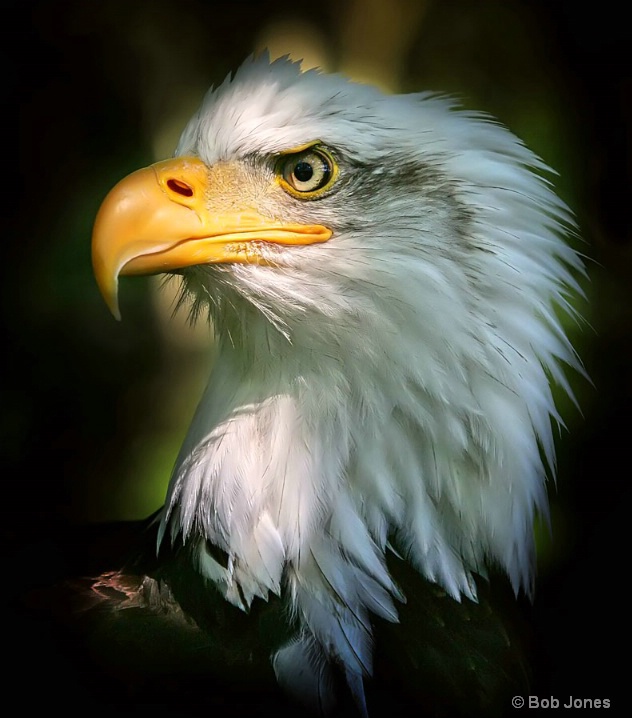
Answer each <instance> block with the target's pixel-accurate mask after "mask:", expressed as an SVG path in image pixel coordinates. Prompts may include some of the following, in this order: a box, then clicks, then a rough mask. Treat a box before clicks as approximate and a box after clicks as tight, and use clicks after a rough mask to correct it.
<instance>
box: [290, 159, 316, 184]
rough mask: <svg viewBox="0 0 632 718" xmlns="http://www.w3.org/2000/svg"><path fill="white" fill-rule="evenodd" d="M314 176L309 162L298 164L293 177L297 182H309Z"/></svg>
mask: <svg viewBox="0 0 632 718" xmlns="http://www.w3.org/2000/svg"><path fill="white" fill-rule="evenodd" d="M313 174H314V168H313V167H312V166H311V165H310V164H309V162H299V163H298V164H297V165H296V167H295V168H294V176H295V177H296V179H297V180H298V181H299V182H307V181H309V180H310V179H311V178H312V176H313Z"/></svg>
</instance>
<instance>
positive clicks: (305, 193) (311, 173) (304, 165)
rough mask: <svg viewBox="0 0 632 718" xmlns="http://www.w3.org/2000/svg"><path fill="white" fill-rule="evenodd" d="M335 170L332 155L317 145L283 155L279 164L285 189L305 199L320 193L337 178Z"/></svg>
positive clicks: (278, 167) (281, 181) (281, 180)
mask: <svg viewBox="0 0 632 718" xmlns="http://www.w3.org/2000/svg"><path fill="white" fill-rule="evenodd" d="M335 170H336V167H335V164H334V161H333V159H332V158H331V156H330V155H329V154H328V153H327V152H325V151H324V150H323V149H321V148H316V147H310V148H308V149H306V150H303V151H301V152H295V153H293V154H288V155H283V156H282V157H281V158H280V159H279V162H278V165H277V173H278V175H279V180H280V183H281V186H282V187H283V189H285V190H286V191H287V192H289V193H290V194H292V195H294V196H295V197H302V198H304V199H310V198H312V197H314V196H317V195H320V194H321V193H322V192H323V191H324V190H326V189H327V188H328V187H329V186H330V185H331V184H332V182H333V180H334V179H335V175H336V171H335Z"/></svg>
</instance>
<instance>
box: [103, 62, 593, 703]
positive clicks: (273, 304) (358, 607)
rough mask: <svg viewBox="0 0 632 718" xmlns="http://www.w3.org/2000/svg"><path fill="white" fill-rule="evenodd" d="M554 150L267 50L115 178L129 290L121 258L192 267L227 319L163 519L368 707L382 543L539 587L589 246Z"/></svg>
mask: <svg viewBox="0 0 632 718" xmlns="http://www.w3.org/2000/svg"><path fill="white" fill-rule="evenodd" d="M546 172H547V168H546V166H545V165H543V163H542V162H541V161H540V160H539V159H538V158H537V157H535V156H534V155H533V154H532V153H531V152H530V151H529V150H528V149H526V148H525V147H524V145H523V144H522V143H521V142H520V141H519V140H517V139H516V137H514V136H513V135H512V134H511V133H510V132H508V131H507V130H506V129H504V128H502V127H501V126H499V125H498V124H497V123H495V122H494V121H492V120H491V119H490V118H488V117H486V116H483V115H479V114H474V113H469V112H464V111H461V110H459V109H456V108H455V107H454V106H453V103H452V102H451V101H449V100H446V99H443V98H439V97H435V96H432V95H428V94H415V95H401V96H387V95H384V94H382V93H381V92H379V91H378V90H376V89H374V88H371V87H368V86H362V85H357V84H353V83H351V82H348V81H346V80H345V79H343V78H341V77H339V76H332V75H324V74H320V73H318V72H316V71H309V72H305V73H301V71H300V69H299V67H298V65H296V64H293V63H291V62H289V61H287V60H279V61H276V62H273V63H272V64H270V63H269V61H268V59H267V58H266V57H262V58H258V59H250V60H248V61H247V62H246V63H245V64H244V65H243V66H242V67H241V68H240V69H239V70H238V71H237V72H236V73H235V74H234V76H232V77H229V78H227V79H226V81H225V82H224V83H223V84H222V85H221V86H220V87H219V88H217V89H212V90H211V91H210V92H209V93H208V95H207V96H206V98H205V99H204V101H203V103H202V106H201V107H200V109H199V111H198V112H197V113H196V114H195V115H194V116H193V118H192V119H191V120H190V122H189V124H188V125H187V127H186V128H185V130H184V132H183V134H182V137H181V139H180V143H179V145H178V148H177V150H176V157H175V159H172V160H168V161H166V162H163V163H159V164H157V165H155V166H153V167H151V168H148V169H145V170H141V171H140V172H138V173H135V174H133V175H131V176H130V177H129V178H127V179H125V180H123V181H122V182H121V183H120V184H119V185H117V187H116V188H114V190H113V191H112V193H111V194H110V195H109V196H108V198H107V199H106V201H105V202H104V205H103V207H102V209H101V211H100V213H99V216H98V218H97V222H96V225H95V232H94V239H93V253H94V267H95V273H96V276H97V280H98V282H99V286H100V287H101V290H102V292H103V294H104V296H105V298H106V300H107V302H108V304H109V306H110V307H111V308H112V310H113V312H114V313H117V312H118V300H117V282H118V276H119V275H127V274H147V273H157V272H170V271H177V272H178V273H179V274H181V275H182V279H183V288H184V290H183V291H184V294H185V296H186V298H188V299H190V300H191V302H192V306H193V310H192V311H193V312H194V314H195V315H196V316H197V315H198V314H200V312H202V311H208V314H209V315H210V318H211V320H212V327H213V331H214V332H215V334H216V337H217V343H218V353H217V357H216V360H215V362H214V365H213V368H212V373H211V377H210V382H209V385H208V389H207V390H206V393H205V394H204V396H203V398H202V401H201V403H200V405H199V408H198V410H197V413H196V415H195V418H194V420H193V423H192V426H191V429H190V431H189V434H188V436H187V438H186V441H185V443H184V446H183V448H182V450H181V452H180V455H179V457H178V459H177V462H176V465H175V468H174V471H173V475H172V478H171V483H170V487H169V491H168V496H167V499H166V504H165V506H164V509H163V510H162V515H161V519H160V538H159V541H160V542H162V544H163V545H164V544H165V543H166V542H175V543H178V542H180V543H181V544H183V545H184V546H185V547H186V551H184V550H183V551H182V553H181V557H182V560H183V561H184V560H187V561H191V562H192V565H193V567H194V569H195V570H196V571H197V572H198V573H199V574H201V575H202V576H203V577H205V578H206V579H207V583H208V584H209V587H208V590H209V592H212V591H219V592H220V593H221V594H223V596H224V598H225V599H226V600H227V601H230V602H231V603H233V604H235V605H236V606H238V607H240V608H242V609H243V610H244V611H247V610H248V609H249V607H250V606H251V604H252V603H253V601H256V600H257V599H264V600H266V599H267V598H268V597H269V595H270V593H274V594H278V595H281V596H282V597H283V599H284V600H285V601H286V603H287V606H288V608H289V610H288V617H289V618H288V620H290V619H292V620H295V621H296V625H297V630H296V635H295V636H294V638H293V639H292V640H291V641H290V642H289V643H288V644H286V645H285V646H284V647H282V648H280V650H279V651H278V652H277V653H276V654H275V655H274V657H273V659H272V660H273V664H274V668H275V671H276V673H277V677H278V678H279V681H280V682H281V683H282V684H283V685H285V686H288V687H290V689H293V690H294V691H295V692H297V693H304V694H306V695H309V694H310V693H311V694H313V695H317V694H318V693H320V692H322V689H323V687H324V686H325V684H326V683H327V680H328V679H327V675H328V672H327V666H330V665H334V666H336V665H337V666H338V667H339V668H341V669H342V671H343V673H344V675H345V677H346V680H347V683H348V684H349V686H350V688H351V690H352V692H353V694H354V696H355V697H356V700H357V701H358V703H359V705H360V706H363V701H364V698H363V695H364V693H363V681H364V679H365V678H367V677H368V676H370V675H371V670H372V620H373V618H372V616H373V615H375V616H378V617H381V618H382V619H386V620H387V621H392V622H396V621H397V620H398V605H399V604H400V602H402V601H404V600H406V597H405V596H404V595H403V593H402V591H401V589H400V588H399V587H398V585H396V583H395V581H394V579H393V578H392V576H391V574H390V572H389V570H388V569H387V563H386V560H387V557H388V556H389V555H390V554H391V553H394V554H395V555H399V556H401V557H403V558H405V559H406V560H407V561H409V562H410V564H412V565H413V566H414V567H415V569H416V570H417V571H418V572H419V573H420V574H422V575H423V576H424V577H426V578H427V579H428V580H430V581H432V582H436V583H437V584H439V585H440V586H441V587H442V588H443V589H445V591H447V592H448V593H449V594H450V595H451V596H453V597H454V598H455V599H456V600H461V599H463V598H466V599H471V600H475V599H476V584H475V581H474V576H475V575H477V574H478V575H485V570H486V566H493V567H500V568H501V569H502V570H504V572H506V574H507V575H508V576H509V578H510V580H511V583H512V585H513V587H514V589H515V591H516V592H517V591H519V590H520V589H524V590H525V591H526V592H530V591H531V588H532V582H533V572H534V539H533V523H534V518H535V516H536V515H537V514H538V513H539V514H546V512H547V498H546V492H545V482H546V475H547V473H551V472H552V470H553V466H554V448H553V439H552V428H551V423H552V421H553V423H556V422H557V421H558V420H559V419H558V416H557V413H556V409H555V405H554V401H553V397H552V393H551V380H554V381H555V382H557V383H558V384H560V385H561V386H562V387H563V388H564V389H565V390H566V391H570V390H569V387H568V384H567V382H566V380H565V378H564V375H563V371H562V366H563V365H564V364H566V365H570V366H572V367H575V368H578V369H579V368H580V367H579V362H578V360H577V358H576V355H575V353H574V351H573V349H572V347H571V345H570V343H569V340H568V339H567V337H566V334H565V332H564V329H563V327H562V325H561V323H560V320H559V319H558V317H557V314H556V311H557V309H559V308H560V307H561V308H562V309H563V310H565V311H571V313H572V309H571V308H570V306H569V304H568V299H569V296H572V294H574V293H575V292H576V291H577V290H578V287H577V283H576V280H575V279H574V276H575V275H577V274H578V273H581V272H582V271H583V270H582V264H581V261H580V259H579V258H578V255H577V254H576V253H575V251H574V250H573V249H571V248H570V247H569V245H568V244H566V243H565V241H564V236H565V235H566V234H568V233H569V231H570V230H571V229H572V226H573V220H572V217H571V216H570V214H569V211H568V209H567V208H566V206H565V205H564V204H563V202H562V201H561V200H559V199H558V198H557V196H556V195H555V194H554V193H553V191H552V190H551V187H550V185H549V183H548V181H547V180H546V179H543V177H542V175H544V174H546ZM218 550H219V551H220V552H223V554H222V555H225V556H226V561H222V560H221V559H220V558H219V557H218V555H217V552H218Z"/></svg>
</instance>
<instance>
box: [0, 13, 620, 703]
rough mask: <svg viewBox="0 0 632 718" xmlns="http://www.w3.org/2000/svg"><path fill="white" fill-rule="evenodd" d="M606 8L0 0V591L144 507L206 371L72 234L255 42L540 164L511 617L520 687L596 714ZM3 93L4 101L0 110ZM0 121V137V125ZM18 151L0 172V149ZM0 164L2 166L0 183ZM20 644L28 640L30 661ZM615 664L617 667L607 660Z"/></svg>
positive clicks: (610, 217) (605, 447)
mask: <svg viewBox="0 0 632 718" xmlns="http://www.w3.org/2000/svg"><path fill="white" fill-rule="evenodd" d="M618 7H620V6H619V5H617V4H615V2H614V1H613V0H605V1H603V2H600V3H584V4H581V3H577V2H571V0H561V1H559V2H555V1H553V2H551V1H550V0H532V1H530V2H527V1H526V0H480V1H478V2H471V1H470V0H450V1H441V0H393V1H390V2H389V1H388V0H367V1H366V2H360V0H344V1H339V2H336V1H335V0H322V1H321V2H318V3H309V4H301V3H296V2H288V1H287V0H276V2H269V1H267V0H264V1H262V2H254V1H252V2H239V1H235V2H232V3H228V2H223V3H218V2H211V1H209V2H203V1H202V0H179V2H169V1H168V0H154V1H151V0H135V2H129V1H123V0H104V1H103V2H95V3H87V2H79V0H76V1H72V0H69V1H67V2H45V1H43V0H40V1H39V2H38V1H36V0H31V1H27V2H9V3H3V18H4V23H3V36H4V38H3V40H4V41H3V46H4V49H5V55H6V56H5V59H4V63H3V68H4V80H3V90H4V92H3V94H4V97H5V102H4V103H3V104H4V107H5V110H4V117H5V120H7V121H8V124H9V125H10V124H11V120H12V119H13V118H14V117H17V118H18V126H17V128H15V130H13V128H9V129H8V130H7V129H5V130H4V132H5V133H6V135H5V142H4V145H5V155H8V157H9V160H8V161H7V163H6V165H5V170H6V172H5V182H4V185H5V190H4V192H3V196H4V199H5V202H6V205H7V209H6V210H5V219H6V220H7V223H6V225H5V228H4V232H3V253H2V257H3V261H2V264H1V268H0V271H1V272H2V279H1V281H0V291H1V292H2V339H3V359H4V361H3V369H2V371H1V378H2V383H3V387H2V409H3V412H2V425H1V426H2V431H1V435H0V441H1V446H2V466H3V477H2V484H1V494H0V496H1V497H2V509H3V511H2V524H1V525H2V538H3V546H4V549H5V551H6V553H7V557H8V558H9V559H10V562H9V563H6V562H5V570H4V571H3V574H4V578H5V579H7V580H8V581H9V582H11V583H12V584H14V585H15V584H16V583H19V584H20V585H24V586H25V587H28V586H30V585H33V586H35V585H38V584H42V583H46V582H48V581H54V580H56V579H57V578H59V576H60V575H63V573H64V571H65V570H67V565H66V563H65V561H66V559H65V557H64V556H61V555H60V554H59V552H58V550H57V549H56V548H55V544H54V542H53V541H52V540H51V541H49V537H50V536H55V535H56V534H57V533H58V532H59V531H60V530H61V531H67V527H68V526H73V525H75V524H82V523H86V522H97V521H98V522H101V521H112V520H120V519H139V518H143V517H145V516H147V515H149V514H150V513H151V512H153V511H154V510H156V509H157V508H158V507H159V506H160V505H161V501H162V498H163V496H164V491H165V487H166V483H167V481H168V478H169V472H170V468H171V464H172V462H173V461H174V459H175V455H176V453H177V450H178V447H179V443H180V441H181V439H182V437H183V435H184V433H185V431H186V428H187V424H188V421H189V419H190V416H191V414H192V412H193V409H194V407H195V403H196V401H197V399H198V397H199V394H200V392H201V390H202V387H203V384H204V379H205V375H206V373H207V371H208V366H209V359H208V354H209V339H208V337H207V336H205V334H204V333H203V332H200V330H196V331H190V330H189V329H188V328H187V327H186V323H185V321H184V318H183V317H176V318H175V319H174V320H172V319H171V310H170V306H169V304H170V301H169V295H168V293H167V294H164V293H163V294H160V293H159V292H158V290H157V287H158V284H157V283H152V282H151V281H146V280H145V281H135V282H134V281H129V282H127V281H126V282H125V283H124V287H123V291H122V311H123V318H124V320H123V322H122V323H120V324H119V323H117V322H115V321H114V320H113V318H112V317H111V316H110V315H109V314H108V312H107V310H106V307H105V304H104V303H103V301H102V299H101V297H100V296H99V294H98V291H97V288H96V285H95V283H94V281H93V278H92V273H91V264H90V235H91V226H92V222H93V219H94V216H95V214H96V211H97V209H98V207H99V204H100V201H101V200H102V199H103V197H104V196H105V194H106V192H107V191H108V189H109V188H110V187H111V186H112V185H113V184H114V183H115V182H116V181H118V179H120V178H121V177H123V176H124V175H125V174H127V173H128V172H130V171H132V170H133V169H136V168H138V167H140V166H144V165H147V164H149V163H151V162H153V161H155V160H157V159H163V158H164V157H167V156H169V155H170V154H171V153H172V151H173V149H174V147H175V143H176V141H177V137H178V133H179V130H180V129H181V128H182V125H183V123H184V122H185V121H186V119H187V118H188V116H189V115H190V113H191V112H192V111H193V110H194V109H195V107H196V105H197V103H198V102H199V100H200V99H201V96H202V93H203V92H204V91H205V90H206V89H207V88H208V86H210V85H211V84H217V83H219V82H221V80H222V79H223V78H224V76H225V75H226V74H227V73H228V72H229V71H230V70H232V69H234V68H236V67H237V66H238V65H239V64H240V63H241V62H242V61H243V59H244V58H245V57H246V56H247V55H248V54H250V53H251V52H253V51H254V50H256V49H261V48H263V47H265V46H268V47H269V48H270V49H271V52H272V54H273V55H281V54H286V53H291V54H292V56H293V57H294V58H295V59H300V58H304V59H305V64H306V65H307V66H310V65H320V66H322V67H324V68H326V69H327V70H334V71H338V70H340V71H343V72H346V73H347V74H349V75H351V76H352V77H354V78H356V79H360V80H366V81H372V82H375V83H377V84H379V85H381V86H382V87H384V88H387V89H391V90H395V91H416V90H436V91H442V92H447V93H450V94H454V95H457V96H459V97H460V98H462V101H463V104H464V105H465V106H466V107H468V108H470V109H476V110H484V111H487V112H490V113H492V114H494V115H496V116H497V117H498V118H499V119H500V120H501V121H502V122H503V123H504V124H506V125H507V126H508V127H509V128H510V129H511V130H513V131H514V132H515V133H516V134H517V135H519V136H520V137H521V138H522V139H524V140H525V141H526V142H527V144H528V145H529V146H530V147H531V148H532V149H533V150H535V151H536V152H537V153H538V154H539V155H541V156H542V157H543V158H544V160H545V161H546V162H547V163H548V164H550V165H551V166H552V167H554V168H555V169H556V170H557V171H558V172H559V177H558V178H557V180H556V186H557V187H558V190H559V192H560V194H561V195H562V197H563V198H564V199H565V200H566V201H567V203H568V204H569V205H570V206H571V207H572V208H573V209H574V211H575V212H576V214H577V218H578V223H579V226H580V232H581V235H582V238H583V242H584V243H583V244H578V246H580V248H581V251H582V252H584V253H585V254H586V255H587V256H588V258H589V260H588V270H589V274H590V282H589V283H588V282H587V283H586V284H585V290H586V294H587V301H586V302H581V303H580V304H578V308H579V310H580V311H581V312H582V313H583V314H584V315H585V317H586V319H587V326H586V327H584V329H583V330H580V329H579V328H576V329H572V330H571V331H572V332H575V333H576V344H577V347H578V349H579V351H580V353H581V355H582V358H583V360H584V362H585V365H586V368H587V371H588V373H589V375H590V376H591V379H592V381H593V382H594V386H591V385H590V384H589V383H588V382H586V381H584V380H582V379H581V378H577V377H573V378H572V379H573V386H574V387H575V388H576V392H577V396H578V399H579V403H580V405H581V409H582V411H581V413H580V412H579V411H578V410H577V409H576V408H574V407H573V406H572V405H571V404H570V403H568V405H564V407H563V413H564V418H565V420H566V423H567V427H568V430H563V431H562V432H561V434H560V437H559V456H560V458H559V477H558V481H557V486H551V495H552V503H553V516H552V518H553V535H552V538H549V537H548V535H547V533H546V532H542V537H541V547H540V572H539V581H538V588H537V592H536V601H535V608H534V619H533V620H534V626H535V632H536V637H537V640H538V646H539V648H538V659H537V665H536V667H535V668H536V674H537V681H538V683H537V685H538V690H539V691H540V694H541V695H544V693H543V691H549V692H550V695H553V696H558V697H560V698H562V697H567V696H569V695H573V696H577V697H583V698H610V699H611V700H615V699H618V697H619V696H622V695H623V692H624V684H623V682H622V681H623V668H624V667H625V664H624V663H622V661H625V663H628V664H629V658H628V655H627V653H628V650H629V649H628V646H629V639H630V635H629V623H630V620H629V616H628V610H627V606H628V603H629V598H628V588H627V577H628V573H629V569H628V566H629V560H630V559H629V556H630V542H629V539H628V524H629V523H630V516H629V515H628V511H629V510H630V507H631V506H632V495H631V490H630V486H629V484H630V477H631V475H632V472H631V467H630V445H631V441H630V428H631V426H630V421H629V406H630V400H631V399H632V301H631V300H632V244H631V237H630V226H629V216H630V207H631V202H630V199H631V198H630V182H629V180H630V127H631V124H630V114H631V113H630V107H631V105H630V99H631V98H630V95H631V92H630V90H631V80H630V59H629V58H630V31H629V23H628V22H627V20H626V19H625V18H624V16H623V11H622V10H619V9H618ZM7 95H8V96H7ZM6 126H7V125H6V124H5V127H6ZM14 151H15V152H16V154H17V156H15V157H13V154H12V153H13V152H14ZM9 169H10V170H11V172H9ZM32 648H33V650H37V646H33V647H32ZM617 650H622V651H623V657H622V656H621V655H620V654H617Z"/></svg>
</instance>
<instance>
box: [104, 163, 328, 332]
mask: <svg viewBox="0 0 632 718" xmlns="http://www.w3.org/2000/svg"><path fill="white" fill-rule="evenodd" d="M227 174H230V173H227ZM231 184H232V183H231V182H230V180H227V179H226V177H225V176H224V175H223V172H222V169H221V168H220V167H216V168H212V169H209V168H208V167H207V166H206V165H205V164H204V163H203V162H202V161H201V160H199V159H198V158H196V157H182V158H178V159H175V160H166V161H165V162H158V163H157V164H155V165H151V166H150V167H146V168H145V169H141V170H138V171H137V172H133V173H132V174H131V175H129V176H128V177H126V178H125V179H123V180H121V182H119V183H118V184H117V185H116V186H115V187H114V188H113V189H112V190H111V191H110V193H109V194H108V195H107V197H106V198H105V200H104V201H103V204H102V205H101V207H100V209H99V212H98V214H97V217H96V220H95V224H94V231H93V234H92V264H93V268H94V274H95V277H96V280H97V284H98V285H99V289H100V290H101V294H102V295H103V298H104V299H105V301H106V303H107V305H108V307H109V308H110V310H111V312H112V314H114V316H115V317H116V318H117V319H120V318H121V315H120V312H119V307H118V278H119V275H131V274H158V273H160V272H168V271H171V270H175V269H181V268H182V267H190V266H192V265H196V264H214V263H220V262H224V263H225V262H241V263H257V264H263V263H265V262H264V260H263V259H262V258H261V256H260V255H259V254H258V252H257V251H256V249H255V245H254V244H252V243H253V242H273V243H275V244H283V245H306V244H314V243H317V242H326V241H327V240H328V239H329V238H330V237H331V234H332V232H331V230H330V229H328V228H327V227H323V226H321V225H302V224H285V223H282V222H278V221H275V220H271V219H269V218H267V217H264V216H263V215H261V214H259V213H258V212H257V211H256V210H255V209H253V208H251V207H249V206H248V205H247V203H246V202H243V206H240V204H242V203H239V202H235V201H231V202H220V203H219V204H220V205H223V206H224V207H226V206H229V207H230V209H229V210H221V211H218V212H217V211H216V212H212V211H210V210H209V206H214V205H215V206H217V204H218V203H217V202H215V201H214V198H217V197H220V199H221V194H222V191H224V192H225V191H226V189H227V188H230V189H231V190H234V191H232V192H231V193H232V194H233V195H235V196H239V194H238V193H239V188H233V187H231Z"/></svg>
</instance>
